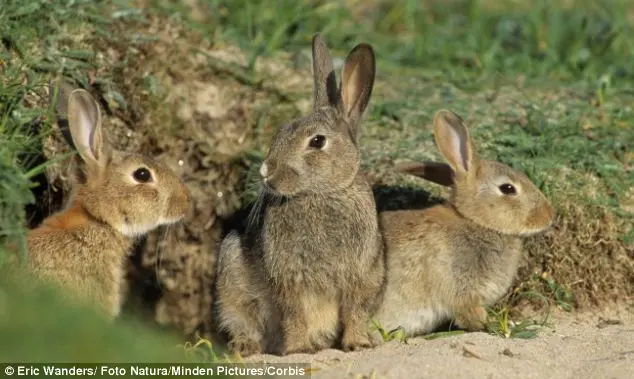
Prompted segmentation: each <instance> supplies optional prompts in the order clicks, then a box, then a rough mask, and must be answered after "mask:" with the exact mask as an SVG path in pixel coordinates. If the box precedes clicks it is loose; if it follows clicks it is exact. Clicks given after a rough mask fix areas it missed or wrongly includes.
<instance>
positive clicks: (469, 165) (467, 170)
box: [376, 110, 554, 336]
mask: <svg viewBox="0 0 634 379" xmlns="http://www.w3.org/2000/svg"><path fill="white" fill-rule="evenodd" d="M434 134H435V139H436V145H437V146H438V148H439V150H440V152H441V153H442V155H443V156H444V157H445V158H446V159H447V161H448V162H449V165H447V164H444V163H436V162H433V163H409V164H404V165H401V166H400V167H399V170H400V171H404V172H408V173H410V174H413V175H416V176H420V177H423V178H425V179H427V180H430V181H432V182H435V183H437V184H441V185H445V186H448V185H451V187H452V196H451V200H450V202H449V203H448V204H443V205H437V206H434V207H431V208H428V209H425V210H404V211H387V212H383V213H381V214H380V216H379V217H380V222H381V228H382V231H383V236H384V238H385V242H386V246H387V251H386V254H387V267H388V268H387V270H388V274H387V275H388V279H387V281H388V283H387V286H386V290H385V297H384V301H383V303H382V304H381V306H380V309H379V311H378V312H377V315H376V319H377V320H378V321H379V322H380V323H381V325H382V326H383V327H384V328H385V329H386V330H392V329H395V328H398V327H399V326H400V327H402V328H403V329H404V331H405V333H406V335H407V336H414V335H420V334H424V333H428V332H431V331H433V330H434V329H435V328H436V327H438V326H439V325H440V324H441V323H443V322H445V321H448V320H449V319H451V318H455V322H456V324H457V325H458V326H459V327H461V328H465V329H467V330H479V329H483V328H484V327H485V322H486V311H485V306H487V305H490V304H492V303H493V302H495V301H496V300H498V299H499V298H500V297H501V296H502V295H504V293H505V292H506V291H507V290H508V288H509V287H510V285H511V282H512V280H513V278H514V276H515V274H516V271H517V267H518V264H519V261H520V258H521V256H522V241H521V237H522V236H529V235H532V234H535V233H539V232H542V231H544V230H545V229H546V228H548V227H549V226H550V224H551V222H552V220H553V217H554V210H553V208H552V207H551V206H550V204H549V202H548V200H546V198H545V197H544V195H543V194H542V193H541V192H540V191H539V190H538V189H537V187H535V185H533V184H532V183H531V181H530V180H529V179H528V178H527V177H526V176H525V175H524V174H522V173H520V172H518V171H516V170H513V169H512V168H510V167H508V166H506V165H503V164H501V163H499V162H495V161H487V160H480V159H479V158H478V156H477V154H476V151H475V150H474V147H473V144H472V141H471V138H470V136H469V130H468V129H467V127H466V125H465V123H464V121H463V120H462V119H461V118H460V117H459V116H458V115H456V114H455V113H453V112H450V111H446V110H441V111H439V112H437V113H436V115H435V116H434Z"/></svg>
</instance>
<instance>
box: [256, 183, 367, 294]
mask: <svg viewBox="0 0 634 379" xmlns="http://www.w3.org/2000/svg"><path fill="white" fill-rule="evenodd" d="M367 195H368V194H367V193H359V192H358V191H356V192H355V191H349V192H348V193H343V194H337V196H330V197H327V196H323V195H322V196H304V197H298V198H293V199H289V200H288V201H286V202H284V203H282V204H280V205H278V206H271V207H269V208H268V209H267V212H266V215H265V223H264V228H263V237H264V238H263V241H262V242H263V249H264V261H265V266H266V270H267V273H268V275H269V277H271V279H273V281H274V282H275V283H279V284H281V285H282V286H286V285H293V286H303V287H313V288H316V289H319V288H322V289H323V288H332V286H333V285H334V286H338V285H340V284H342V283H345V282H347V281H351V280H354V279H355V278H356V277H363V276H364V275H365V273H366V272H367V271H369V269H370V267H371V265H372V264H373V262H374V261H375V260H376V257H377V255H378V254H379V247H380V238H379V237H378V221H377V216H376V212H375V207H374V199H373V198H372V197H371V193H370V197H369V198H368V196H367Z"/></svg>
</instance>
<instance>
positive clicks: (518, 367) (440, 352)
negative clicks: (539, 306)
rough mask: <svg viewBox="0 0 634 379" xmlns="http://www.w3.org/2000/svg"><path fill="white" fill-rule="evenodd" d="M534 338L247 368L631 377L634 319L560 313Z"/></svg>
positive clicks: (471, 336) (394, 347)
mask: <svg viewBox="0 0 634 379" xmlns="http://www.w3.org/2000/svg"><path fill="white" fill-rule="evenodd" d="M551 324H552V326H551V327H545V328H543V329H541V331H540V332H539V334H538V336H537V337H536V338H534V339H516V338H511V339H505V338H501V337H498V336H493V335H490V334H487V333H480V332H474V333H466V334H462V335H457V336H451V337H445V338H440V339H434V340H425V339H424V338H414V339H409V340H408V342H407V344H404V343H401V342H397V341H391V342H388V343H384V344H382V345H380V346H378V347H376V348H374V349H369V350H364V351H359V352H350V353H344V352H343V351H340V350H333V349H329V350H324V351H321V352H319V353H317V354H314V355H308V354H295V355H289V356H285V357H278V356H272V355H256V356H251V357H248V358H246V359H245V361H247V362H267V363H288V362H292V363H310V364H311V369H312V376H311V377H313V378H329V379H330V378H358V379H361V378H373V379H391V378H394V379H400V378H458V379H460V378H465V379H466V378H469V379H471V378H492V379H493V378H504V379H511V378H522V379H528V378H571V379H572V378H615V379H616V378H631V377H632V371H633V370H634V313H632V311H631V310H630V311H627V310H621V311H607V312H601V313H592V314H589V313H583V314H577V315H576V316H572V315H570V314H561V313H560V314H557V315H555V316H554V318H553V319H552V320H551Z"/></svg>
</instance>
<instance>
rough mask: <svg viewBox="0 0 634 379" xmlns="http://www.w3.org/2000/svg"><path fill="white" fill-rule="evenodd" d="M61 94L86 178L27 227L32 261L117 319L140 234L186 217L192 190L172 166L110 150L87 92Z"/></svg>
mask: <svg viewBox="0 0 634 379" xmlns="http://www.w3.org/2000/svg"><path fill="white" fill-rule="evenodd" d="M60 94H61V96H60V98H59V100H58V101H64V102H67V109H68V123H69V129H70V133H71V136H72V141H73V144H74V145H75V148H76V149H77V150H78V152H79V155H80V157H81V158H82V160H83V162H84V167H83V171H84V178H83V181H82V182H81V183H79V184H77V185H76V186H75V187H74V188H73V193H72V195H71V197H70V198H69V201H68V202H67V205H66V207H65V209H64V210H62V211H60V212H58V213H55V214H53V215H51V216H50V217H48V218H46V219H45V220H44V221H43V222H42V224H41V225H40V226H39V227H37V228H35V229H33V230H31V231H30V232H29V234H28V239H27V246H28V251H29V260H28V263H29V266H30V267H31V268H32V269H33V271H34V272H35V273H36V274H37V275H38V276H40V277H41V278H43V279H46V280H51V281H53V282H54V283H56V284H57V285H60V286H61V287H62V288H63V289H65V290H66V291H68V292H67V293H68V294H69V295H71V296H73V297H74V298H76V299H81V300H82V301H87V302H89V303H92V304H94V305H96V306H97V307H98V309H101V310H103V311H104V313H105V315H106V316H107V317H109V318H114V317H116V316H117V315H118V314H119V312H120V308H121V301H122V299H121V288H122V282H123V280H124V262H125V258H126V255H127V253H128V252H129V251H130V250H131V248H132V245H133V243H134V241H135V238H137V237H140V236H142V235H144V234H146V233H147V232H149V231H151V230H153V229H155V228H156V227H158V226H160V225H167V224H171V223H175V222H177V221H180V220H181V219H182V218H183V217H184V216H185V213H186V211H187V209H188V207H189V198H190V195H189V191H188V189H187V187H186V186H185V185H184V184H183V183H182V182H181V181H180V180H179V178H178V177H177V176H176V174H175V173H174V172H173V171H171V170H170V169H169V168H168V167H167V166H166V165H164V164H162V163H160V162H157V161H154V160H152V159H151V158H149V157H147V156H144V155H141V154H131V153H123V152H119V151H115V150H113V149H112V148H111V147H110V145H109V143H108V141H107V140H106V139H105V136H104V135H103V133H102V127H101V112H100V110H99V105H98V104H97V102H96V101H95V99H94V98H93V97H92V96H91V95H90V94H89V93H88V92H87V91H85V90H82V89H76V90H73V91H72V92H70V93H68V92H66V93H64V92H61V93H60ZM60 108H64V107H60Z"/></svg>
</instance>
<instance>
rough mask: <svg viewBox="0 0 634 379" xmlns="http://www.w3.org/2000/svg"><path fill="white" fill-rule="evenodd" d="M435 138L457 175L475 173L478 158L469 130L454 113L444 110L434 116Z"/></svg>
mask: <svg viewBox="0 0 634 379" xmlns="http://www.w3.org/2000/svg"><path fill="white" fill-rule="evenodd" d="M434 137H435V139H436V146H438V149H439V150H440V153H441V154H442V155H443V156H444V157H445V159H447V162H449V165H450V166H451V168H452V169H453V170H454V171H455V172H456V173H457V174H466V173H469V172H475V171H476V170H475V168H477V165H478V157H477V154H476V152H475V150H474V149H473V144H472V142H471V136H470V135H469V129H468V128H467V126H466V124H465V122H464V120H463V119H462V118H461V117H460V116H458V115H457V114H455V113H454V112H451V111H448V110H445V109H442V110H439V111H438V112H436V114H435V115H434Z"/></svg>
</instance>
